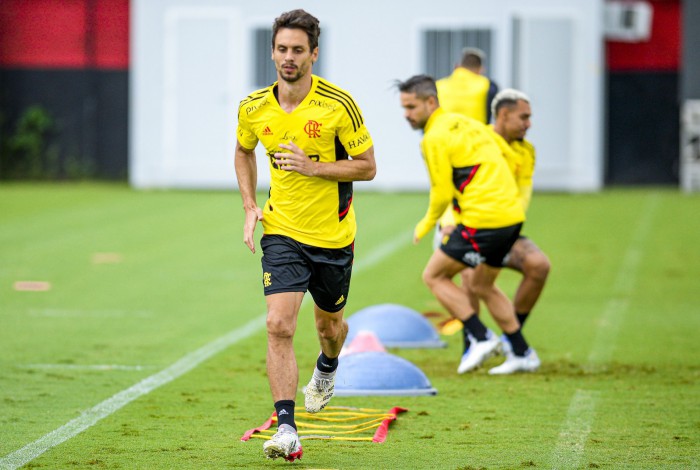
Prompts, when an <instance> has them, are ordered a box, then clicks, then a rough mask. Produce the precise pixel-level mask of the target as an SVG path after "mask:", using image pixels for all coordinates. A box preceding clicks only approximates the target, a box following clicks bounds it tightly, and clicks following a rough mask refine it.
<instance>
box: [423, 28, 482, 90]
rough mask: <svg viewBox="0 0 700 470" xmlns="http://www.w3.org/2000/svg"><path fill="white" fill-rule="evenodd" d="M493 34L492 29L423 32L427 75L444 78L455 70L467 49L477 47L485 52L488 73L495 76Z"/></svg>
mask: <svg viewBox="0 0 700 470" xmlns="http://www.w3.org/2000/svg"><path fill="white" fill-rule="evenodd" d="M491 35H492V32H491V30H490V29H430V30H426V31H424V32H423V44H424V46H425V47H424V51H425V56H424V58H423V68H424V70H425V73H426V74H428V75H430V76H432V77H434V78H436V79H439V78H442V77H445V76H447V75H449V74H450V73H452V70H453V69H454V66H455V64H457V63H459V61H460V59H461V57H462V49H464V48H465V47H477V48H479V49H481V50H482V51H484V53H485V54H486V60H485V61H484V66H485V69H486V73H487V75H489V76H493V73H494V70H493V69H492V67H491V64H492V63H493V61H492V60H491V59H492V57H491V52H492V47H491V45H492V38H491Z"/></svg>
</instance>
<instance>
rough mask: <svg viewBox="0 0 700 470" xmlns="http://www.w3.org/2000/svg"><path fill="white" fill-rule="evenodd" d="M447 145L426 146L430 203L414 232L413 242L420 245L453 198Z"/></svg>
mask: <svg viewBox="0 0 700 470" xmlns="http://www.w3.org/2000/svg"><path fill="white" fill-rule="evenodd" d="M447 148H448V147H447V145H441V144H440V143H433V144H432V145H429V144H428V143H426V145H425V146H424V152H425V162H426V165H427V166H428V174H429V175H430V203H429V204H428V210H427V211H426V213H425V215H424V216H423V218H422V219H421V220H420V222H418V224H417V225H416V228H415V230H414V232H413V241H414V243H418V241H420V239H421V238H423V237H424V236H426V235H427V234H428V233H430V231H431V230H432V229H433V228H434V227H435V223H436V222H437V221H438V220H439V219H440V217H441V216H442V215H443V214H444V213H445V209H446V208H447V207H448V206H449V204H450V202H451V201H452V196H453V190H452V188H453V183H452V165H451V164H450V160H449V156H448V155H447Z"/></svg>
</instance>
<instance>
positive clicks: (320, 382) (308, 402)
mask: <svg viewBox="0 0 700 470" xmlns="http://www.w3.org/2000/svg"><path fill="white" fill-rule="evenodd" d="M334 390H335V374H334V375H333V377H331V378H329V379H322V378H319V377H316V374H314V375H313V376H311V380H310V381H309V384H308V385H307V386H306V388H305V389H304V407H305V408H306V411H308V412H309V413H318V412H319V411H321V410H322V409H324V408H325V407H326V405H327V404H328V402H329V401H331V398H332V397H333V391H334Z"/></svg>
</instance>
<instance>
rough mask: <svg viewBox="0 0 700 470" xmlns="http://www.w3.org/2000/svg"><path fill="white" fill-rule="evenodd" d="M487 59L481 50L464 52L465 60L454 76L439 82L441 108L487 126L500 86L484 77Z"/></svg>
mask: <svg viewBox="0 0 700 470" xmlns="http://www.w3.org/2000/svg"><path fill="white" fill-rule="evenodd" d="M485 59H486V54H485V53H484V51H482V50H481V49H477V48H475V47H465V48H464V50H462V58H461V60H460V62H459V64H458V65H457V66H456V67H455V69H454V71H453V72H452V74H451V75H449V76H447V77H445V78H441V79H440V80H438V81H437V82H436V85H437V90H438V98H439V99H440V107H442V108H444V109H445V111H447V112H450V113H459V114H462V115H464V116H467V117H470V118H473V119H476V120H477V121H481V122H483V123H484V124H488V123H489V122H490V121H491V101H492V100H493V98H494V96H496V93H498V85H496V83H495V82H494V81H493V80H491V79H489V78H488V77H486V76H484V60H485Z"/></svg>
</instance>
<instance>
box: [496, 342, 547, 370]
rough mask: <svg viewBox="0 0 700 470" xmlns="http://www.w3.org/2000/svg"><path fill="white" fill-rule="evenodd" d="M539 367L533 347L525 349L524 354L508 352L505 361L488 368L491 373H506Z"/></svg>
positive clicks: (538, 359)
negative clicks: (518, 354)
mask: <svg viewBox="0 0 700 470" xmlns="http://www.w3.org/2000/svg"><path fill="white" fill-rule="evenodd" d="M539 367H540V358H539V357H537V353H536V352H535V350H534V349H532V348H530V349H528V350H527V352H526V353H525V355H524V356H516V355H515V354H509V355H507V356H506V361H505V362H504V363H503V364H501V365H500V366H496V367H494V368H493V369H490V370H489V374H491V375H506V374H513V373H515V372H534V371H536V370H537V369H538V368H539Z"/></svg>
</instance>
